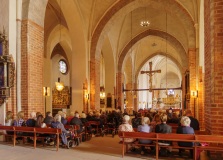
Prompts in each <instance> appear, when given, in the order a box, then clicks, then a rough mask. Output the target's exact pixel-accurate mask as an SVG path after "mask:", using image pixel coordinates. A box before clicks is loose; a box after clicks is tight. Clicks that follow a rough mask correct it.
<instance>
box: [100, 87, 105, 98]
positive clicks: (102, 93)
mask: <svg viewBox="0 0 223 160" xmlns="http://www.w3.org/2000/svg"><path fill="white" fill-rule="evenodd" d="M100 98H101V99H104V98H105V88H104V86H102V87H100Z"/></svg>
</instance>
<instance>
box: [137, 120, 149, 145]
mask: <svg viewBox="0 0 223 160" xmlns="http://www.w3.org/2000/svg"><path fill="white" fill-rule="evenodd" d="M137 130H138V132H145V133H149V132H151V128H150V126H149V125H148V124H144V125H140V126H138V129H137ZM151 142H152V141H151V140H148V139H139V143H141V144H148V143H151Z"/></svg>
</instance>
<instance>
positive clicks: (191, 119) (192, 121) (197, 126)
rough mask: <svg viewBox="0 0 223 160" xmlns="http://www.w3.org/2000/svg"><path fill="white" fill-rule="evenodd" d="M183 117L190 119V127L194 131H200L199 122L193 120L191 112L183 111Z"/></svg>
mask: <svg viewBox="0 0 223 160" xmlns="http://www.w3.org/2000/svg"><path fill="white" fill-rule="evenodd" d="M184 115H185V116H187V117H189V118H190V121H191V122H190V126H191V127H192V128H193V129H194V130H195V131H196V130H198V131H199V130H200V125H199V121H198V120H197V119H196V118H194V117H192V112H191V110H189V109H188V110H186V111H185V114H184Z"/></svg>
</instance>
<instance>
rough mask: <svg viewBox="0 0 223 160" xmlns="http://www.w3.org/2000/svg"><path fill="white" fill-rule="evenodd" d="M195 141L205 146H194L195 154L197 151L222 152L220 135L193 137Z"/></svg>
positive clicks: (222, 138) (222, 144)
mask: <svg viewBox="0 0 223 160" xmlns="http://www.w3.org/2000/svg"><path fill="white" fill-rule="evenodd" d="M195 139H196V142H197V143H206V145H205V146H202V145H201V146H199V145H198V146H195V153H197V150H208V151H222V152H223V136H222V135H195ZM196 156H197V155H196Z"/></svg>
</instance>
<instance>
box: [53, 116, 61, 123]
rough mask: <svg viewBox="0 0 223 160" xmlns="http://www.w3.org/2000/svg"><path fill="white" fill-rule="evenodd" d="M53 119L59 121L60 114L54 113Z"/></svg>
mask: <svg viewBox="0 0 223 160" xmlns="http://www.w3.org/2000/svg"><path fill="white" fill-rule="evenodd" d="M54 119H55V121H57V122H61V115H59V114H56V115H55V117H54Z"/></svg>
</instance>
